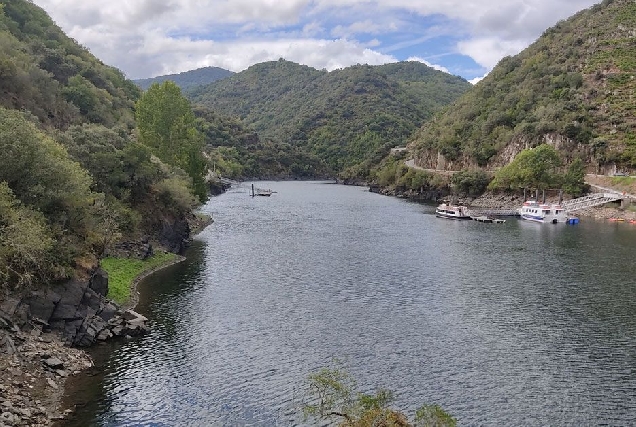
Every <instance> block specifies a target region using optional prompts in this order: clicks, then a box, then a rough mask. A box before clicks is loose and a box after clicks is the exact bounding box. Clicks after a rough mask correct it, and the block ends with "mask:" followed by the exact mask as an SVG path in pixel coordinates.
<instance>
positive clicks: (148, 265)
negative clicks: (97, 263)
mask: <svg viewBox="0 0 636 427" xmlns="http://www.w3.org/2000/svg"><path fill="white" fill-rule="evenodd" d="M176 258H177V255H175V254H173V253H170V252H167V253H163V252H159V253H155V254H154V255H153V256H151V257H150V258H148V259H145V260H140V259H134V258H112V257H108V258H104V259H103V260H101V265H102V268H103V269H104V270H106V272H107V273H108V298H110V299H112V300H114V301H115V302H117V303H118V304H124V303H126V302H127V301H128V300H129V299H130V287H131V285H132V283H133V281H134V280H135V279H136V278H137V277H139V276H140V275H141V274H143V273H145V272H146V271H149V270H152V269H153V268H155V267H158V266H160V265H163V264H167V263H168V262H170V261H173V260H175V259H176Z"/></svg>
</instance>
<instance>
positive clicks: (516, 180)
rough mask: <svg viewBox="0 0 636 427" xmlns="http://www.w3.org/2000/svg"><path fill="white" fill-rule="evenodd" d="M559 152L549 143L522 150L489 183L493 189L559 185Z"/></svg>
mask: <svg viewBox="0 0 636 427" xmlns="http://www.w3.org/2000/svg"><path fill="white" fill-rule="evenodd" d="M559 166H561V158H560V157H559V153H558V152H557V151H556V150H555V149H554V147H552V146H551V145H548V144H542V145H539V146H538V147H536V148H530V149H527V150H523V151H522V152H520V153H519V154H518V155H517V156H516V157H515V158H514V160H513V161H512V162H511V163H510V164H508V165H506V166H504V167H503V168H501V169H500V170H499V171H497V173H496V174H495V177H494V179H493V180H492V181H491V182H490V184H489V185H488V188H489V189H491V190H507V189H508V190H517V189H519V188H535V189H539V190H543V189H547V188H551V187H554V186H556V185H559V183H560V180H561V176H560V175H559V174H558V171H557V168H558V167H559Z"/></svg>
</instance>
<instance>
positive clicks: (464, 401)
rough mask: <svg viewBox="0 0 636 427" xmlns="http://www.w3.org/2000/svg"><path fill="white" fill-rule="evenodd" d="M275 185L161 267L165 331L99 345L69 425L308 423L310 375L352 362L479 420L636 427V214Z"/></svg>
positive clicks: (369, 383) (149, 310) (160, 316)
mask: <svg viewBox="0 0 636 427" xmlns="http://www.w3.org/2000/svg"><path fill="white" fill-rule="evenodd" d="M260 185H261V186H264V187H271V188H272V189H273V190H276V191H277V193H276V194H274V195H273V196H272V197H269V198H267V197H257V198H251V197H249V196H248V192H247V186H246V187H245V188H239V189H233V190H231V191H230V192H228V193H226V194H224V195H222V196H219V197H216V198H213V199H212V200H210V202H209V203H208V204H207V205H206V206H205V207H204V208H203V211H204V212H206V213H210V214H212V215H213V216H214V219H215V222H214V224H213V225H211V226H210V227H208V228H207V229H206V230H205V231H204V232H203V233H201V234H200V235H199V236H198V238H197V241H196V242H195V243H194V244H193V246H192V248H191V250H190V253H189V259H188V261H187V262H185V263H183V264H180V265H177V266H174V267H172V268H170V269H167V270H164V271H162V272H161V273H159V274H156V275H154V276H152V277H151V278H150V279H148V280H146V281H145V282H144V284H143V288H142V292H143V294H144V295H143V298H142V301H141V303H140V305H139V306H138V307H137V309H138V310H139V311H140V312H142V313H143V314H145V315H146V316H148V317H149V318H150V319H151V325H152V332H151V333H150V334H149V335H148V336H146V337H143V338H141V339H138V340H131V341H128V342H124V343H119V344H111V345H110V346H108V347H102V348H101V351H100V349H98V350H97V351H96V354H95V358H96V360H97V362H98V364H99V365H100V369H99V371H98V372H97V373H96V374H95V375H94V376H87V377H83V378H80V379H78V380H76V381H75V382H76V384H75V387H74V388H73V389H72V390H71V393H72V394H73V396H72V397H70V398H69V400H70V401H73V402H74V403H78V402H79V403H80V406H79V410H78V414H77V417H76V419H75V420H73V421H72V422H70V423H69V425H104V426H119V425H154V426H173V425H195V426H196V425H201V426H203V425H220V426H228V425H231V426H234V425H238V426H242V425H259V426H260V425H262V426H274V425H282V426H286V425H294V424H302V417H300V416H299V415H298V405H299V402H300V401H301V399H302V396H303V390H304V385H305V378H306V377H307V375H308V374H309V373H311V372H313V371H315V370H317V369H319V368H321V367H325V366H329V365H331V362H332V359H333V358H338V359H340V360H341V361H343V363H344V364H345V365H346V366H347V368H348V371H349V372H350V373H351V374H352V375H353V376H354V377H356V379H357V380H358V383H359V385H360V388H361V389H363V390H364V391H369V392H370V391H373V390H374V389H375V388H377V387H385V388H389V389H392V390H394V391H395V394H396V402H395V406H396V407H400V408H402V409H404V410H405V411H406V412H407V413H412V412H413V411H414V410H415V409H416V408H417V407H418V406H419V405H421V404H422V403H425V402H428V403H438V404H440V405H441V406H442V407H444V408H445V409H447V410H448V411H449V412H450V413H452V414H453V415H454V416H456V417H457V418H458V420H459V424H460V425H510V426H521V425H533V426H535V425H573V426H574V425H576V426H580V425H634V424H636V276H635V273H636V267H634V264H633V254H634V249H635V248H636V226H633V225H630V224H610V223H605V222H594V221H592V220H584V221H583V222H582V223H580V224H579V225H576V226H565V225H552V224H550V225H547V224H546V225H540V224H535V223H526V222H521V221H517V220H515V219H511V220H508V221H507V222H506V223H505V224H503V225H498V224H480V223H475V222H470V221H467V222H463V221H462V222H455V221H449V220H442V219H438V218H435V216H434V208H433V207H430V206H422V205H418V204H413V203H408V202H405V201H402V200H398V199H394V198H389V197H384V196H380V195H376V194H372V193H369V192H367V191H365V189H363V188H359V187H344V186H338V185H331V184H322V183H306V182H305V183H300V182H284V183H280V182H272V183H265V184H260ZM103 350H106V351H103Z"/></svg>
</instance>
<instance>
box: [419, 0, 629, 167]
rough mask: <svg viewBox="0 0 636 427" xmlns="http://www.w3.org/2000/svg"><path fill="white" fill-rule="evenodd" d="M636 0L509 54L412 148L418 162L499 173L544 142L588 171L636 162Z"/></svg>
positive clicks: (618, 2) (575, 20)
mask: <svg viewBox="0 0 636 427" xmlns="http://www.w3.org/2000/svg"><path fill="white" fill-rule="evenodd" d="M634 34H636V3H634V1H631V0H614V1H611V0H605V1H604V2H603V3H601V4H599V5H596V6H594V7H592V8H590V9H587V10H584V11H582V12H580V13H578V14H576V15H574V16H573V17H572V18H570V19H568V20H566V21H562V22H559V23H558V24H557V25H556V26H554V27H553V28H550V29H548V30H547V31H545V33H544V34H543V35H542V36H541V37H540V38H539V39H538V40H537V41H536V42H535V43H533V44H532V45H531V46H530V47H528V48H527V49H526V50H524V51H523V52H521V53H520V54H519V55H517V56H514V57H506V58H504V59H503V60H501V61H500V63H499V64H498V65H497V66H496V67H495V69H494V70H493V71H492V72H491V73H490V74H489V75H488V76H487V77H486V78H485V79H484V80H483V81H481V82H480V83H478V84H477V85H476V86H475V87H474V88H473V89H472V90H471V91H469V92H468V93H466V94H465V95H464V96H462V97H461V98H460V99H459V100H458V101H457V102H455V103H454V104H453V105H451V106H449V107H448V108H447V109H446V110H445V111H444V112H442V113H441V114H438V115H437V116H436V118H435V119H434V120H432V121H431V122H429V123H427V124H426V125H424V126H423V128H422V129H421V130H420V132H419V133H418V135H417V137H416V138H414V140H413V141H412V142H411V147H412V149H413V150H414V151H415V152H416V154H415V156H416V159H417V161H418V163H419V164H420V165H421V166H425V167H429V168H441V169H455V170H458V169H462V168H465V167H469V166H483V167H488V168H496V167H499V166H502V165H505V164H507V163H509V162H510V161H511V160H512V158H514V156H515V155H516V154H517V153H518V152H519V151H520V150H522V149H524V148H529V147H533V146H536V145H538V144H541V143H544V142H548V143H550V144H552V145H554V146H555V147H556V148H557V149H559V150H560V151H561V152H562V153H563V155H564V157H565V158H566V159H573V158H575V157H580V158H582V159H583V160H584V162H585V163H586V164H587V165H588V170H595V169H596V170H599V171H602V170H604V169H608V170H609V169H610V167H611V168H613V167H615V165H618V166H619V167H629V166H636V128H635V125H636V114H635V113H636V111H635V109H636V103H635V102H634V90H635V89H636V78H635V77H636V44H635V43H634Z"/></svg>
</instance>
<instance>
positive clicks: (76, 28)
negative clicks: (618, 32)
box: [34, 0, 596, 81]
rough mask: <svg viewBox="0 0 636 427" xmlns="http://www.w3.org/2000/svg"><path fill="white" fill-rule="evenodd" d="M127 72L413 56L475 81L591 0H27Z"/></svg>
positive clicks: (337, 64)
mask: <svg viewBox="0 0 636 427" xmlns="http://www.w3.org/2000/svg"><path fill="white" fill-rule="evenodd" d="M34 3H35V4H37V5H39V6H41V7H42V8H43V9H44V10H46V11H47V12H48V13H49V15H51V17H52V18H53V19H54V20H55V21H56V23H57V24H58V25H59V26H60V27H62V29H63V30H64V31H65V32H66V33H67V34H68V35H69V36H71V37H73V38H74V39H76V40H77V41H78V42H79V43H81V44H82V45H84V46H86V47H87V48H89V49H90V50H91V52H92V53H93V54H95V55H96V56H97V57H98V58H100V59H101V60H102V61H104V62H105V63H107V64H109V65H113V66H115V67H117V68H119V69H121V70H122V71H123V72H124V73H126V75H127V76H128V77H130V78H133V79H135V78H144V77H153V76H157V75H162V74H171V73H178V72H182V71H187V70H192V69H195V68H200V67H204V66H217V67H221V68H225V69H228V70H232V71H236V72H238V71H242V70H244V69H246V68H247V67H249V66H250V65H253V64H255V63H259V62H263V61H270V60H277V59H279V58H285V59H287V60H290V61H294V62H298V63H301V64H305V65H309V66H311V67H314V68H317V69H327V70H330V71H331V70H334V69H338V68H343V67H347V66H349V65H354V64H358V63H360V64H372V65H379V64H384V63H388V62H396V61H403V60H418V61H421V62H424V63H427V64H429V65H431V66H433V67H435V68H437V69H440V70H443V71H446V72H449V73H451V74H454V75H458V76H461V77H464V78H465V79H467V80H470V81H478V80H479V79H480V78H482V77H483V76H484V75H486V74H487V73H488V72H489V71H490V70H491V69H492V68H493V67H494V66H495V65H496V64H497V62H498V61H499V60H500V59H501V58H503V57H504V56H506V55H514V54H517V53H518V52H520V51H521V50H523V49H524V48H525V47H527V46H528V45H529V44H530V43H532V42H533V41H534V40H536V39H537V37H539V36H540V35H541V34H542V33H543V31H545V30H546V29H547V28H549V27H551V26H552V25H554V24H555V23H556V22H557V21H558V20H560V19H566V18H568V17H569V16H571V15H573V14H574V13H576V12H578V11H580V10H582V9H585V8H587V7H590V6H592V5H593V4H595V3H596V1H595V0H568V1H559V0H489V1H488V2H485V1H483V0H446V1H443V0H437V1H429V0H366V1H359V0H109V1H105V2H93V1H86V0H34Z"/></svg>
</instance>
